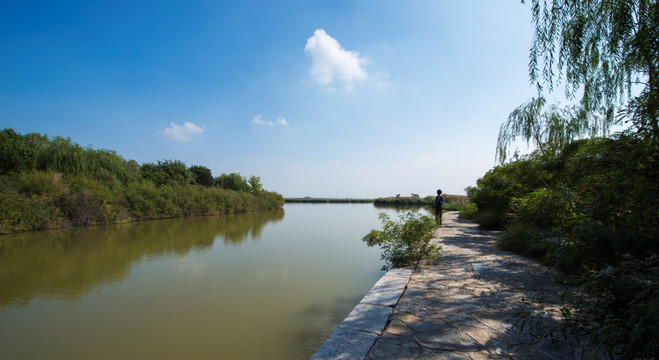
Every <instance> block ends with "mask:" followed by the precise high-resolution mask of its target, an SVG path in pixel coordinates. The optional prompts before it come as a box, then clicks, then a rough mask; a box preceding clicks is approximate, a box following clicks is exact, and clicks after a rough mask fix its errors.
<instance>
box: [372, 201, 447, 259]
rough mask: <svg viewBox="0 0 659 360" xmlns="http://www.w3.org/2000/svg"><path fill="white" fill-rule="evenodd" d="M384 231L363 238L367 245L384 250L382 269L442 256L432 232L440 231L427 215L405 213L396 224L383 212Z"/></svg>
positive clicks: (381, 218)
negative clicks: (433, 240) (433, 239)
mask: <svg viewBox="0 0 659 360" xmlns="http://www.w3.org/2000/svg"><path fill="white" fill-rule="evenodd" d="M379 218H380V221H382V226H383V229H382V230H371V231H370V232H369V233H368V234H367V235H366V236H364V238H363V239H362V240H363V241H365V242H366V244H367V245H368V246H374V245H378V246H379V247H380V248H381V249H382V255H381V258H382V260H385V262H386V264H385V265H384V266H383V267H382V269H383V270H387V269H391V268H392V267H398V266H408V265H415V264H417V263H418V262H419V261H420V260H421V259H423V258H426V259H427V260H429V261H433V260H435V259H438V258H439V257H440V253H439V250H440V249H439V248H438V247H437V246H436V245H435V244H431V243H430V240H431V239H432V233H433V230H434V229H436V228H437V224H436V222H435V220H434V219H432V218H430V217H428V216H420V215H415V214H413V213H410V212H408V213H405V214H402V215H400V218H399V221H398V222H397V221H393V220H391V219H390V218H389V216H388V215H387V214H385V213H380V215H379Z"/></svg>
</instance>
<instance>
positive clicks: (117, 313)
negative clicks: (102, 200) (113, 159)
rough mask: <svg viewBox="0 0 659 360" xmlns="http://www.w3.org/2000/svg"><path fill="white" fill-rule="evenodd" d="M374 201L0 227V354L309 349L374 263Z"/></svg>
mask: <svg viewBox="0 0 659 360" xmlns="http://www.w3.org/2000/svg"><path fill="white" fill-rule="evenodd" d="M383 211H384V212H387V213H389V214H391V215H392V216H394V217H395V216H397V215H396V214H397V211H396V210H393V209H384V210H383V209H378V208H376V207H374V206H373V205H372V204H286V205H285V206H284V209H283V210H277V211H269V212H259V213H249V214H235V215H226V216H217V217H198V218H185V219H172V220H158V221H148V222H141V223H133V224H123V225H111V226H99V227H88V228H76V229H68V230H57V231H40V232H31V233H24V234H17V235H7V236H2V237H0V359H5V360H11V359H182V358H185V359H287V360H290V359H308V358H309V357H310V356H311V355H312V354H313V353H314V352H315V350H316V349H317V348H318V347H319V346H320V345H321V344H322V343H323V341H324V340H325V339H326V338H327V337H328V336H329V335H330V334H331V333H332V332H333V331H334V329H335V328H336V327H337V326H338V325H339V324H340V323H341V321H342V320H343V319H344V318H345V316H346V315H347V314H348V313H349V312H350V311H351V310H352V308H353V307H354V306H355V305H356V304H357V303H358V302H359V300H360V299H361V298H362V297H363V296H364V294H365V293H366V292H367V291H368V290H369V289H370V288H371V286H372V285H373V284H374V283H375V282H376V281H377V280H378V279H379V278H380V277H381V276H382V275H383V272H382V271H381V270H380V268H381V267H382V265H383V263H382V261H381V260H380V250H379V249H377V248H369V247H367V246H366V244H365V243H364V242H363V241H361V238H362V237H363V236H364V235H365V234H366V233H368V231H370V230H371V229H375V228H380V227H381V226H380V222H379V220H378V213H379V212H383Z"/></svg>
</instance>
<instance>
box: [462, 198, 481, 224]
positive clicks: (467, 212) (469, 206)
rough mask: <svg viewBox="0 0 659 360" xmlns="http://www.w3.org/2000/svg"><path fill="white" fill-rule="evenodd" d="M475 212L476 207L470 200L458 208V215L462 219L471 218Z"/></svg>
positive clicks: (476, 210)
mask: <svg viewBox="0 0 659 360" xmlns="http://www.w3.org/2000/svg"><path fill="white" fill-rule="evenodd" d="M476 213H478V207H477V206H476V204H474V203H472V202H468V203H466V204H465V205H464V206H463V207H462V209H460V217H461V218H462V219H468V220H472V219H473V218H474V216H475V215H476Z"/></svg>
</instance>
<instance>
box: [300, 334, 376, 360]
mask: <svg viewBox="0 0 659 360" xmlns="http://www.w3.org/2000/svg"><path fill="white" fill-rule="evenodd" d="M377 337H378V336H377V335H376V334H372V333H366V332H363V331H356V330H351V329H346V328H341V327H339V328H338V329H337V330H336V331H335V332H334V334H332V336H330V338H329V339H327V341H325V343H323V345H322V346H321V347H320V349H318V351H316V353H315V354H314V355H313V356H312V357H311V360H330V359H331V360H363V359H364V358H365V357H366V355H367V354H368V351H369V350H370V349H371V347H372V346H373V343H374V342H375V340H376V339H377Z"/></svg>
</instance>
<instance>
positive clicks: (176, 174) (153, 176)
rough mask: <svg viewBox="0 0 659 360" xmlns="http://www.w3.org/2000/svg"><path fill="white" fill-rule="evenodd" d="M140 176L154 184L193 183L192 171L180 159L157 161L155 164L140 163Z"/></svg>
mask: <svg viewBox="0 0 659 360" xmlns="http://www.w3.org/2000/svg"><path fill="white" fill-rule="evenodd" d="M140 171H141V172H142V176H143V177H144V178H145V179H147V180H150V181H153V182H154V183H155V184H156V185H158V186H162V185H185V184H191V183H193V180H192V179H193V175H192V172H191V171H189V170H188V168H187V167H186V166H185V163H183V162H182V161H180V160H174V161H172V160H164V161H160V160H159V161H158V163H157V164H152V163H145V164H142V166H141V168H140Z"/></svg>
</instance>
